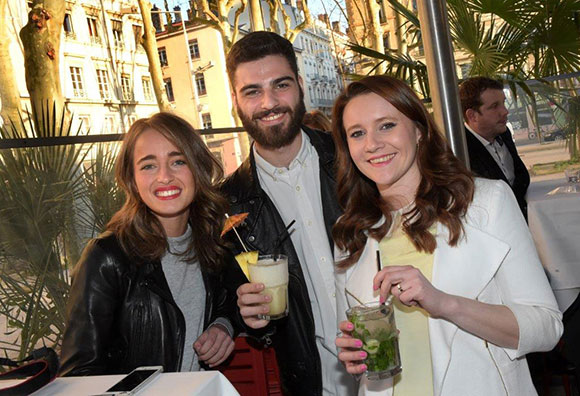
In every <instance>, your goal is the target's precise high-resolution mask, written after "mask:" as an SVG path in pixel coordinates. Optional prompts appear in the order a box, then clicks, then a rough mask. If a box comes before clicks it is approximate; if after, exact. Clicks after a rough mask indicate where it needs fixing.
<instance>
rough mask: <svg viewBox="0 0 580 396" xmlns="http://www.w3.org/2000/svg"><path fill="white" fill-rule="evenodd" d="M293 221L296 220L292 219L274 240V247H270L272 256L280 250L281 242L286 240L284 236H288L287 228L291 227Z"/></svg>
mask: <svg viewBox="0 0 580 396" xmlns="http://www.w3.org/2000/svg"><path fill="white" fill-rule="evenodd" d="M294 223H296V220H292V221H291V222H290V223H289V224H288V225H287V226H286V227H285V228H284V230H283V231H282V232H281V233H280V234H279V235H278V236H277V237H276V239H275V240H274V247H273V249H272V254H273V255H274V256H277V255H278V252H279V250H280V247H281V246H282V243H283V242H284V241H285V240H286V238H288V237H289V236H290V233H289V232H288V229H289V228H290V227H292V226H293V225H294Z"/></svg>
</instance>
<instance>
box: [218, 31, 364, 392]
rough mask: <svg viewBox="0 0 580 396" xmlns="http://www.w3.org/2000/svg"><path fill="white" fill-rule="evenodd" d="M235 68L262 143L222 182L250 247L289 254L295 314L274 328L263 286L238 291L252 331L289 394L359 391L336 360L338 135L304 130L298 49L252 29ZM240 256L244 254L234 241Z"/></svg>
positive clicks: (248, 125)
mask: <svg viewBox="0 0 580 396" xmlns="http://www.w3.org/2000/svg"><path fill="white" fill-rule="evenodd" d="M227 71H228V76H229V79H230V84H231V88H232V98H233V102H234V104H235V106H236V111H237V113H238V115H239V117H240V119H241V120H242V123H243V125H244V128H245V129H246V131H247V132H248V133H249V134H250V136H251V137H252V138H253V139H254V143H253V145H252V149H251V152H250V155H249V157H248V158H247V159H246V161H245V162H244V163H243V164H242V165H241V166H240V168H239V169H238V170H237V171H236V172H235V173H233V174H232V175H231V176H230V177H229V178H228V179H227V180H226V181H225V182H224V183H223V185H222V191H223V192H224V194H225V195H226V196H227V197H228V198H229V201H230V205H231V213H242V212H248V213H249V216H248V217H247V219H246V220H245V223H246V225H245V227H240V228H239V230H238V231H239V233H240V236H241V239H242V240H243V242H244V244H245V245H246V247H248V249H250V250H258V251H259V252H260V253H262V254H271V253H273V252H272V249H273V246H274V244H275V241H276V238H277V237H278V236H279V235H283V234H284V230H285V227H286V225H287V224H290V223H291V222H292V221H295V223H294V224H293V226H292V227H291V228H290V229H289V230H288V232H289V234H290V236H289V237H288V238H286V239H285V240H284V242H283V243H282V245H281V248H280V249H279V253H282V254H285V255H286V256H288V271H289V274H290V275H289V284H288V305H289V314H288V316H287V317H286V318H284V319H279V320H276V321H272V322H269V321H267V320H263V319H258V317H257V315H258V314H264V313H267V312H268V304H267V303H268V301H269V297H268V296H265V295H261V294H259V293H260V291H262V290H263V289H264V285H263V284H261V283H245V284H242V285H241V286H240V287H239V288H238V291H237V294H238V306H239V308H240V315H241V317H242V319H243V321H244V324H245V326H246V328H247V329H248V332H250V333H251V332H252V331H253V330H256V329H262V330H260V331H259V335H260V338H261V339H262V340H263V341H264V343H265V344H270V343H271V344H272V346H273V347H274V348H275V350H276V357H277V360H278V365H279V367H280V374H281V380H282V391H283V394H285V395H301V396H307V395H312V396H320V395H336V396H339V395H351V394H354V380H353V378H352V377H351V376H350V375H348V374H347V373H346V371H345V369H344V367H343V366H342V365H341V364H340V363H339V361H338V359H337V348H336V346H335V343H334V340H335V337H336V334H337V320H336V303H335V286H334V275H333V271H334V268H333V255H332V252H333V242H332V234H331V231H332V226H333V225H334V223H335V221H336V219H337V218H338V217H339V216H340V214H341V210H340V207H339V205H338V203H337V200H336V195H335V178H334V171H333V166H334V145H333V143H332V139H331V137H330V135H328V134H325V133H323V132H321V131H314V130H311V129H309V128H307V127H305V126H302V125H301V122H302V118H303V116H304V113H305V107H304V93H303V87H302V85H303V83H302V79H301V78H300V77H299V75H298V66H297V63H296V54H295V53H294V48H293V47H292V44H291V43H290V42H289V41H288V40H286V39H285V38H283V37H281V36H279V35H277V34H275V33H271V32H253V33H250V34H248V35H247V36H245V37H243V38H242V39H241V40H239V41H238V42H237V43H236V44H234V46H233V47H232V49H231V50H230V52H229V54H228V58H227ZM230 241H231V243H232V244H233V245H234V246H235V250H236V252H235V253H239V252H241V251H242V246H241V244H240V243H239V242H238V241H237V239H235V238H231V239H230Z"/></svg>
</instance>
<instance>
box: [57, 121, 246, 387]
mask: <svg viewBox="0 0 580 396" xmlns="http://www.w3.org/2000/svg"><path fill="white" fill-rule="evenodd" d="M222 175H223V173H222V169H221V165H220V164H219V163H218V162H217V161H216V159H215V158H214V157H213V155H212V154H211V153H210V151H209V150H208V148H207V147H206V146H205V144H204V143H203V141H202V140H201V137H200V136H199V135H198V134H197V133H196V132H195V131H194V130H193V128H192V127H191V125H190V124H189V123H187V121H185V120H183V119H181V118H179V117H177V116H175V115H173V114H170V113H158V114H155V115H153V116H152V117H150V118H144V119H140V120H138V121H136V122H135V123H134V124H133V125H132V126H131V128H130V130H129V132H128V133H127V135H126V136H125V139H124V141H123V145H122V147H121V150H120V152H119V156H118V158H117V167H116V179H117V182H118V183H119V185H120V186H121V188H122V189H123V191H124V192H125V195H126V201H125V204H124V205H123V207H122V208H121V209H120V210H119V211H118V212H117V213H115V215H114V216H113V217H112V219H111V221H110V222H109V224H108V225H107V231H106V232H105V233H104V234H103V235H101V236H99V237H98V238H96V239H94V240H92V241H91V242H90V243H89V244H88V246H87V247H86V249H85V250H84V252H83V255H82V257H81V259H80V261H79V263H78V264H77V266H76V267H75V271H74V275H73V282H72V287H71V291H70V297H69V301H68V321H67V327H66V330H65V333H64V338H63V346H62V358H61V360H62V366H61V374H63V375H99V374H118V373H126V372H129V371H131V370H132V369H134V368H136V367H138V366H153V365H161V366H163V367H164V370H165V371H195V370H199V369H200V364H203V363H205V364H206V365H208V366H209V367H213V366H216V365H218V364H219V363H221V362H222V361H223V360H225V359H226V358H227V357H228V356H229V354H230V353H231V352H232V350H233V347H234V344H233V340H232V337H233V336H234V330H233V328H232V323H233V317H234V311H233V310H234V309H235V292H231V291H230V290H227V289H226V287H227V285H228V284H233V283H234V282H227V281H225V280H224V279H222V277H223V276H222V274H223V273H225V272H230V271H221V270H222V268H223V267H224V266H226V265H234V266H235V267H237V265H236V264H235V261H232V260H233V258H232V256H231V255H230V254H229V253H228V250H227V248H226V246H225V245H224V242H223V240H222V239H221V237H220V232H221V229H222V225H223V224H222V222H223V219H224V213H225V210H226V201H225V200H224V198H223V197H222V196H221V195H220V194H219V192H218V190H217V189H216V188H215V187H214V184H213V182H214V181H216V180H218V179H220V178H221V177H222ZM232 263H233V264H232ZM202 362H203V363H202Z"/></svg>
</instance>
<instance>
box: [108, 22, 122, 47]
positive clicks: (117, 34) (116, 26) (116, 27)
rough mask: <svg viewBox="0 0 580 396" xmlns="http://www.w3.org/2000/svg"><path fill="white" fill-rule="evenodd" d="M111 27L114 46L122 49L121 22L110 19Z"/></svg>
mask: <svg viewBox="0 0 580 396" xmlns="http://www.w3.org/2000/svg"><path fill="white" fill-rule="evenodd" d="M111 25H112V28H113V39H114V42H115V46H117V47H119V48H123V22H122V21H120V20H118V19H111Z"/></svg>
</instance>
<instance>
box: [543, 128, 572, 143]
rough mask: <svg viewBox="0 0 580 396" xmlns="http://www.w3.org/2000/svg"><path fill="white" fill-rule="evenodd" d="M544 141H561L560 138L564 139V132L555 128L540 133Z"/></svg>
mask: <svg viewBox="0 0 580 396" xmlns="http://www.w3.org/2000/svg"><path fill="white" fill-rule="evenodd" d="M542 137H543V138H544V141H545V142H553V141H555V142H561V141H562V140H564V139H566V132H565V131H563V130H561V129H557V130H555V131H550V132H546V133H544V134H543V135H542Z"/></svg>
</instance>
